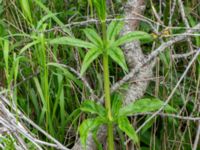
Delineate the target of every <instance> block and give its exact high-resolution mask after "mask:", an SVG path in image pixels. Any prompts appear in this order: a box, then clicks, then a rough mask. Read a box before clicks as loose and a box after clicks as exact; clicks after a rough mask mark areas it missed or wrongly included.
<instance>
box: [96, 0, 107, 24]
mask: <svg viewBox="0 0 200 150" xmlns="http://www.w3.org/2000/svg"><path fill="white" fill-rule="evenodd" d="M93 1H94V6H95V7H96V10H97V14H98V17H99V19H100V20H101V21H105V19H106V1H105V0H93Z"/></svg>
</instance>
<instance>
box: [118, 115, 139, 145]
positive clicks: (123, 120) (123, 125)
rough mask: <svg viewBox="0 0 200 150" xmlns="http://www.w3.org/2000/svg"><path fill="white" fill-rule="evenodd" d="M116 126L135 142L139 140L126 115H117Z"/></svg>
mask: <svg viewBox="0 0 200 150" xmlns="http://www.w3.org/2000/svg"><path fill="white" fill-rule="evenodd" d="M118 126H119V128H120V129H121V130H122V131H123V132H125V133H126V135H128V136H129V137H130V138H131V139H132V140H133V141H134V142H135V143H138V142H139V139H138V136H137V133H136V132H135V129H134V128H133V126H132V125H131V124H130V122H129V120H128V118H127V117H119V118H118Z"/></svg>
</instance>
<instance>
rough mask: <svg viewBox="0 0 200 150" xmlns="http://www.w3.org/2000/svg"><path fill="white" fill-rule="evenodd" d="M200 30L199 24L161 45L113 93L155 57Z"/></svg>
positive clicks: (116, 86)
mask: <svg viewBox="0 0 200 150" xmlns="http://www.w3.org/2000/svg"><path fill="white" fill-rule="evenodd" d="M199 28H200V23H199V24H197V25H196V26H195V27H194V28H192V29H190V30H188V31H187V32H185V33H183V34H181V35H179V36H177V37H174V38H171V39H170V40H169V41H167V42H165V43H163V44H162V45H160V46H159V47H158V48H157V49H156V50H154V51H153V52H152V53H151V54H149V55H148V57H147V59H145V60H143V61H142V62H141V63H139V64H138V65H137V66H136V67H135V68H134V69H133V70H131V72H129V73H128V74H127V75H126V76H124V77H123V78H122V80H120V81H118V82H117V83H115V84H114V85H113V86H112V88H111V91H112V92H114V91H116V90H117V89H119V88H120V87H121V86H122V85H123V84H124V83H125V82H127V81H128V80H129V79H131V78H132V77H133V76H135V74H137V73H138V72H139V71H140V69H141V68H142V67H144V66H145V65H148V64H149V63H150V62H151V61H152V60H153V59H154V58H155V57H157V56H158V55H159V54H160V53H161V52H163V51H164V50H165V49H166V48H167V47H169V46H171V45H173V44H175V43H177V42H180V41H182V40H184V39H185V38H187V37H188V36H189V35H187V34H188V33H192V32H194V31H195V30H196V29H199Z"/></svg>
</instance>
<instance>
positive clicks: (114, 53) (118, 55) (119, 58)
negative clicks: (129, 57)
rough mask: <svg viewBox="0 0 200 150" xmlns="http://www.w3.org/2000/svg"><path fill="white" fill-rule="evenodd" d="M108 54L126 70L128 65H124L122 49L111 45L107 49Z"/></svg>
mask: <svg viewBox="0 0 200 150" xmlns="http://www.w3.org/2000/svg"><path fill="white" fill-rule="evenodd" d="M108 55H109V56H110V57H111V58H112V59H113V60H114V61H115V62H116V63H117V64H118V65H119V66H120V67H122V69H123V70H124V71H126V72H128V67H127V65H126V61H125V57H124V54H123V52H122V50H121V49H120V48H119V47H113V48H110V49H108Z"/></svg>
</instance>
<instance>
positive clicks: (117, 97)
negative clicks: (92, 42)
mask: <svg viewBox="0 0 200 150" xmlns="http://www.w3.org/2000/svg"><path fill="white" fill-rule="evenodd" d="M111 106H112V114H113V118H117V117H118V114H119V110H120V108H121V107H122V95H121V94H119V93H115V94H114V96H113V97H112V105H111Z"/></svg>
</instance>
